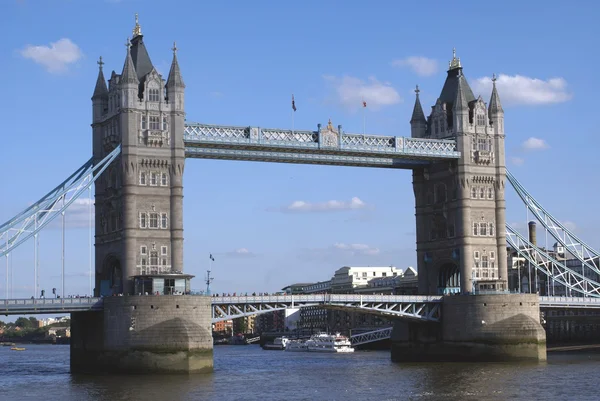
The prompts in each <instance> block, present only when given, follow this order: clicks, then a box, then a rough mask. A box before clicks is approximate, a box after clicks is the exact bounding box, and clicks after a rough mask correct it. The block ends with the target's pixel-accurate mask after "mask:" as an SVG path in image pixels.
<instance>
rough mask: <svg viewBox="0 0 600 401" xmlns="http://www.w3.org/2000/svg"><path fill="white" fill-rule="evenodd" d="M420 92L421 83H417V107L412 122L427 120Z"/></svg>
mask: <svg viewBox="0 0 600 401" xmlns="http://www.w3.org/2000/svg"><path fill="white" fill-rule="evenodd" d="M419 92H421V91H420V90H419V85H417V87H416V89H415V94H416V98H415V107H414V108H413V113H412V117H411V119H410V122H411V123H414V122H424V123H425V122H427V120H426V119H425V113H423V107H421V100H420V99H419Z"/></svg>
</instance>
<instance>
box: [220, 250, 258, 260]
mask: <svg viewBox="0 0 600 401" xmlns="http://www.w3.org/2000/svg"><path fill="white" fill-rule="evenodd" d="M225 255H226V256H230V257H234V258H253V257H255V256H256V254H255V253H254V252H251V251H250V250H248V248H238V249H235V250H233V251H231V252H227V253H225Z"/></svg>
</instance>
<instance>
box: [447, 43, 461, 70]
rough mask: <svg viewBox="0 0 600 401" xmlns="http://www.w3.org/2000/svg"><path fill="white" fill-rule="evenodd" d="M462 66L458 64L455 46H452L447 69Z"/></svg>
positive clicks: (458, 58)
mask: <svg viewBox="0 0 600 401" xmlns="http://www.w3.org/2000/svg"><path fill="white" fill-rule="evenodd" d="M457 68H462V66H461V65H460V57H456V47H454V48H452V60H450V62H449V63H448V70H454V69H457Z"/></svg>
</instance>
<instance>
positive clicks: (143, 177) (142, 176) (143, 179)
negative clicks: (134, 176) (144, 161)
mask: <svg viewBox="0 0 600 401" xmlns="http://www.w3.org/2000/svg"><path fill="white" fill-rule="evenodd" d="M140 185H146V173H145V172H143V171H142V172H141V173H140Z"/></svg>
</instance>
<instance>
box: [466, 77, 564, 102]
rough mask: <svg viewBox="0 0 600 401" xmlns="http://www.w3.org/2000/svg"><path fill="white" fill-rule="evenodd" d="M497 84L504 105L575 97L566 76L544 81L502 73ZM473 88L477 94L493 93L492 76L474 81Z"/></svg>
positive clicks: (561, 100)
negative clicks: (569, 88)
mask: <svg viewBox="0 0 600 401" xmlns="http://www.w3.org/2000/svg"><path fill="white" fill-rule="evenodd" d="M496 86H497V88H498V94H499V95H500V99H501V101H502V105H536V104H552V103H563V102H566V101H568V100H570V99H571V98H572V97H573V94H572V93H571V92H570V91H569V90H568V84H567V81H566V80H565V79H564V78H550V79H548V80H546V81H544V80H543V79H539V78H530V77H525V76H522V75H505V74H500V75H499V76H498V79H497V81H496ZM473 90H474V92H475V93H476V94H489V93H491V92H492V80H491V78H490V77H482V78H478V79H476V80H475V81H474V83H473Z"/></svg>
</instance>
